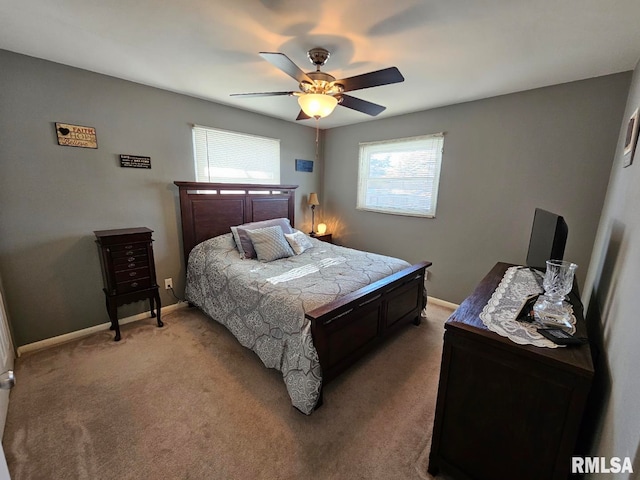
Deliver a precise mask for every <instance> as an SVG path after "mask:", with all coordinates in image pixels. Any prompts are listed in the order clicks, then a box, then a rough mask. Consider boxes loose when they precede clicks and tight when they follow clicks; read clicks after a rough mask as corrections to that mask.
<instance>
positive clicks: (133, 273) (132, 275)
mask: <svg viewBox="0 0 640 480" xmlns="http://www.w3.org/2000/svg"><path fill="white" fill-rule="evenodd" d="M137 274H138V272H129V276H130V277H135V276H136V275H137Z"/></svg>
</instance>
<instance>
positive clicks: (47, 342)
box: [16, 297, 458, 357]
mask: <svg viewBox="0 0 640 480" xmlns="http://www.w3.org/2000/svg"><path fill="white" fill-rule="evenodd" d="M427 302H428V303H432V304H434V305H438V306H441V307H445V308H451V309H452V310H455V309H456V308H458V305H457V304H455V303H451V302H447V301H446V300H441V299H439V298H436V297H427ZM187 305H188V304H187V302H179V303H174V304H173V305H167V306H166V307H162V309H161V314H162V315H165V314H167V313H170V312H172V311H174V310H177V309H178V308H184V307H186V306H187ZM145 318H149V313H147V312H144V313H139V314H137V315H133V316H131V317H125V318H121V319H119V320H118V323H119V324H120V325H126V324H127V323H131V322H136V321H138V320H143V319H145ZM109 327H111V322H106V323H101V324H100V325H96V326H94V327H89V328H84V329H82V330H76V331H75V332H70V333H65V334H64V335H58V336H57V337H52V338H46V339H44V340H40V341H38V342H34V343H28V344H27V345H22V346H20V347H18V348H17V350H16V353H17V355H18V357H19V356H21V355H22V354H24V353H29V352H35V351H36V350H42V349H43V348H49V347H52V346H54V345H59V344H61V343H65V342H69V341H71V340H75V339H77V338H82V337H86V336H87V335H91V334H92V333H96V332H102V331H104V330H109Z"/></svg>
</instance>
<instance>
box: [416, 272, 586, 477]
mask: <svg viewBox="0 0 640 480" xmlns="http://www.w3.org/2000/svg"><path fill="white" fill-rule="evenodd" d="M509 266H511V265H509V264H506V263H498V264H496V265H495V267H494V268H493V269H492V270H491V271H490V272H489V273H488V274H487V275H486V277H485V278H484V279H483V280H482V281H481V282H480V284H479V285H478V286H477V288H476V289H475V291H474V292H473V293H472V294H471V296H469V297H468V298H467V299H466V300H464V301H463V302H462V304H460V307H459V308H458V309H457V310H456V311H455V312H454V313H453V314H452V316H451V317H450V318H449V319H448V320H447V322H446V324H445V334H444V347H443V353H442V364H441V370H440V381H439V386H438V398H437V404H436V412H435V419H434V425H433V438H432V444H431V453H430V456H429V467H428V471H429V473H431V474H432V475H436V474H437V473H438V472H439V471H440V470H442V471H444V472H446V473H447V474H449V476H450V477H452V478H454V479H456V480H458V479H466V480H469V479H474V480H513V479H518V480H540V479H545V480H560V479H563V480H566V479H567V478H568V476H569V472H570V469H571V456H572V454H573V452H574V448H575V445H576V439H577V435H578V431H579V427H580V423H581V419H582V414H583V411H584V407H585V403H586V399H587V395H588V392H589V389H590V386H591V381H592V377H593V373H594V370H593V364H592V360H591V352H590V348H589V345H588V344H584V345H581V346H578V347H573V346H572V347H563V348H543V347H535V346H532V345H518V344H516V343H514V342H512V341H511V340H509V339H508V338H505V337H502V336H500V335H498V334H496V333H494V332H492V331H490V330H488V329H487V327H486V326H485V325H484V324H483V322H482V320H481V319H480V317H479V315H480V313H481V312H482V310H483V308H484V306H485V305H486V304H487V301H488V300H489V298H490V297H491V295H492V294H493V292H494V290H495V288H496V286H497V285H498V284H499V283H500V281H501V280H502V277H503V275H504V273H505V271H506V270H507V268H508V267H509ZM569 298H570V301H571V303H572V305H573V308H574V314H575V316H576V319H577V325H576V328H577V336H579V337H586V336H587V334H586V328H585V322H584V318H583V312H582V304H581V302H580V299H579V297H578V292H577V287H575V288H574V291H573V292H572V293H571V294H570V295H569ZM449 476H448V477H447V478H449Z"/></svg>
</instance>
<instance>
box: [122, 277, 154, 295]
mask: <svg viewBox="0 0 640 480" xmlns="http://www.w3.org/2000/svg"><path fill="white" fill-rule="evenodd" d="M150 286H151V279H150V278H149V277H146V278H140V279H137V280H133V281H130V282H118V283H117V284H116V293H117V294H121V293H128V292H135V291H136V290H142V289H144V288H149V287H150Z"/></svg>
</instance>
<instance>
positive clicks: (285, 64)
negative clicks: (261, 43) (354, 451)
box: [260, 52, 313, 83]
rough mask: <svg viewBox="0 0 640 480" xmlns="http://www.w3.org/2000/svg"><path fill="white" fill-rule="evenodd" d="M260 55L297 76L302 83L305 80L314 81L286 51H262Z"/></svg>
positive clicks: (287, 72)
mask: <svg viewBox="0 0 640 480" xmlns="http://www.w3.org/2000/svg"><path fill="white" fill-rule="evenodd" d="M260 56H261V57H262V58H264V59H265V60H266V61H267V62H269V63H270V64H271V65H273V66H275V67H277V68H279V69H280V70H282V71H283V72H284V73H286V74H287V75H289V76H290V77H293V78H295V79H296V80H297V81H298V83H302V82H303V81H305V82H309V83H313V80H312V79H311V78H309V76H308V75H307V74H306V73H304V72H303V71H302V70H300V68H299V67H298V66H297V65H296V64H295V63H293V62H292V61H291V59H290V58H289V57H287V56H286V55H285V54H284V53H277V52H276V53H274V52H260Z"/></svg>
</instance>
